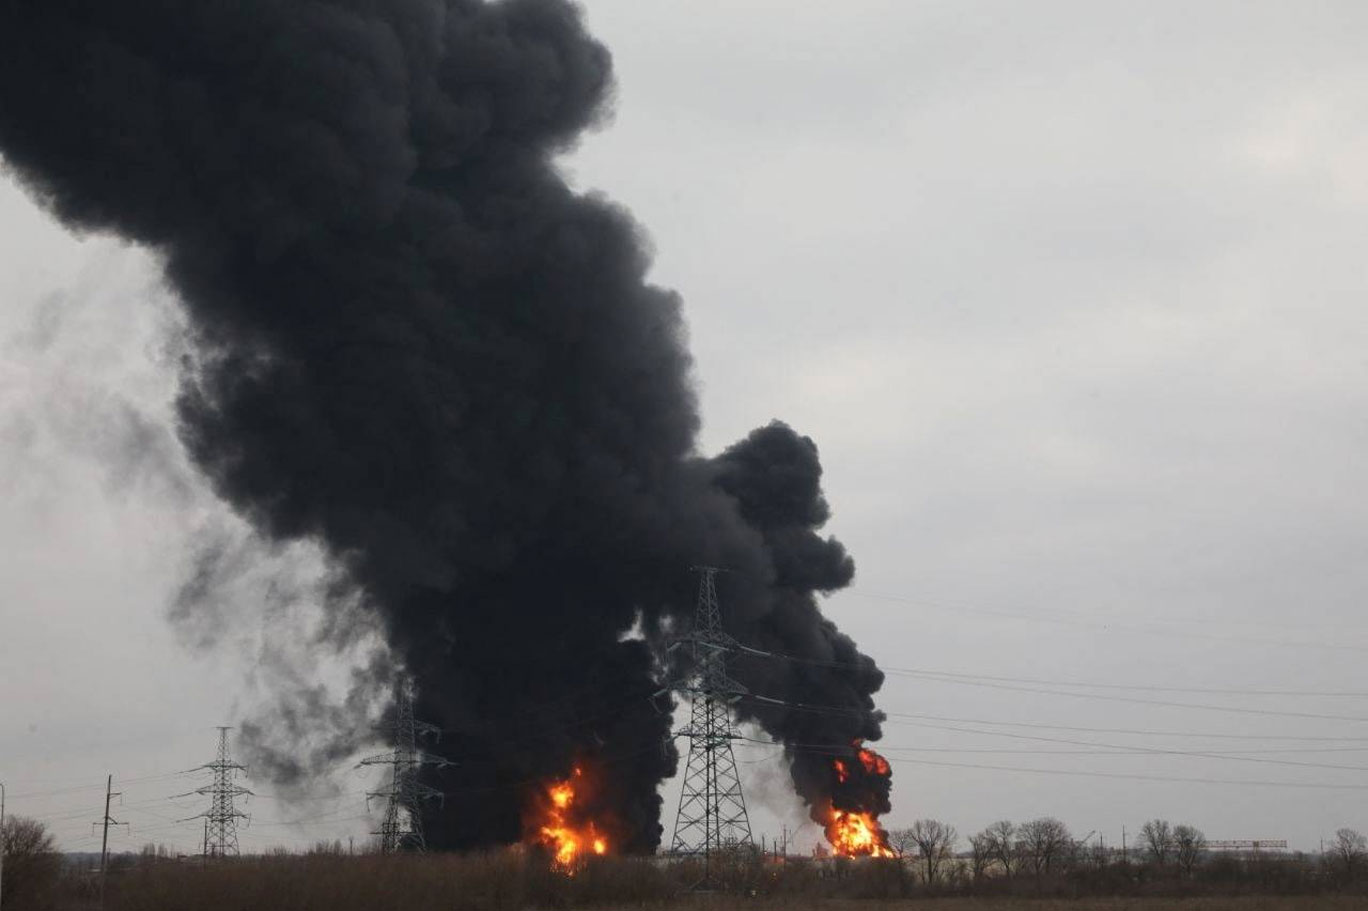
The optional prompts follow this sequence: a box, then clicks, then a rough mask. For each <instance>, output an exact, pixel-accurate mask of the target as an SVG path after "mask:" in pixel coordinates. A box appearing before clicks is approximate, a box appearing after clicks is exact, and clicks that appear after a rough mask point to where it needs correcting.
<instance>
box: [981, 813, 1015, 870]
mask: <svg viewBox="0 0 1368 911" xmlns="http://www.w3.org/2000/svg"><path fill="white" fill-rule="evenodd" d="M982 834H983V836H984V837H985V838H987V839H988V842H989V855H990V856H991V857H992V858H993V859H994V860H996V861H997V862H998V863H1000V864H1002V872H1003V873H1005V874H1007V877H1008V878H1009V879H1010V878H1011V877H1012V875H1013V874H1015V873H1016V869H1017V853H1016V826H1015V825H1013V824H1012V822H1011V821H1010V820H1007V819H999V820H998V821H997V822H995V823H993V824H992V825H991V826H989V827H988V828H986V829H984V830H983V833H982Z"/></svg>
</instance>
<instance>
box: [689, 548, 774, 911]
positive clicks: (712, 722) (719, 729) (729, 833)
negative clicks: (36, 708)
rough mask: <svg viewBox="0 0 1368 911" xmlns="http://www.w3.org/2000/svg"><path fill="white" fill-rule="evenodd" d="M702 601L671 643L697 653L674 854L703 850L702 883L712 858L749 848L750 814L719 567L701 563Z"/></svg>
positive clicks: (707, 880)
mask: <svg viewBox="0 0 1368 911" xmlns="http://www.w3.org/2000/svg"><path fill="white" fill-rule="evenodd" d="M697 572H698V573H699V577H700V578H699V583H698V606H697V610H696V613H695V618H694V628H693V630H692V632H690V634H689V635H688V636H687V637H685V638H683V639H681V640H679V641H678V642H676V643H675V644H674V645H673V646H671V648H672V649H673V648H676V647H678V646H679V645H682V644H685V643H688V644H689V645H690V646H691V648H692V652H693V660H694V666H693V670H692V674H691V679H690V680H689V681H688V682H687V683H686V685H685V686H684V688H683V689H684V691H685V692H687V693H688V694H689V697H690V701H691V702H692V710H691V711H692V714H691V717H690V720H689V724H688V726H687V727H685V728H684V729H683V730H681V731H679V732H678V736H681V737H688V738H689V759H688V762H687V763H686V764H685V766H684V787H683V790H682V791H680V794H679V810H678V812H677V814H676V815H675V830H674V841H673V845H672V848H671V850H672V851H673V852H674V853H676V854H691V855H702V857H703V882H702V883H701V884H700V885H701V886H703V887H704V888H707V887H710V886H711V885H712V859H713V855H715V854H718V853H720V852H721V851H722V849H723V848H724V847H726V848H731V847H741V846H746V847H749V846H751V845H753V844H754V841H753V840H752V838H751V828H750V818H749V816H747V814H746V800H745V796H744V795H743V794H742V793H741V776H740V774H739V773H738V772H737V769H736V755H735V754H734V753H733V751H732V741H733V740H735V739H736V734H735V732H734V731H733V730H732V722H731V705H732V703H734V702H735V701H736V700H737V699H738V698H740V697H741V696H742V695H744V694H745V692H746V690H745V687H743V686H741V684H739V683H737V682H736V681H735V680H733V679H731V677H729V676H728V675H727V666H726V656H727V652H728V651H730V650H731V649H732V647H733V646H735V644H736V641H735V640H734V639H732V637H731V636H729V635H727V634H726V633H725V632H723V630H722V608H721V606H720V605H719V603H718V600H717V572H718V571H717V569H715V568H713V567H711V566H703V567H698V568H697Z"/></svg>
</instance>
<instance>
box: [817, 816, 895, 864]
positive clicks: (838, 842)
mask: <svg viewBox="0 0 1368 911" xmlns="http://www.w3.org/2000/svg"><path fill="white" fill-rule="evenodd" d="M826 837H827V841H829V842H831V850H832V853H834V854H838V855H840V856H841V857H893V856H895V855H894V853H893V849H892V848H890V847H889V846H888V833H887V832H885V831H884V830H883V826H881V825H879V822H878V820H877V819H875V818H874V814H873V813H849V812H846V811H845V810H837V809H835V808H834V807H833V808H832V810H831V815H830V818H829V819H828V821H827V824H826Z"/></svg>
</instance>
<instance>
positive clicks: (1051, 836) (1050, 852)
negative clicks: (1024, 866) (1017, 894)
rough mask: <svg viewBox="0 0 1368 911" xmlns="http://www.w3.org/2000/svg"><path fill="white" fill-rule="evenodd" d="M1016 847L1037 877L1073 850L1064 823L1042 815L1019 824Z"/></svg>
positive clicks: (1048, 870)
mask: <svg viewBox="0 0 1368 911" xmlns="http://www.w3.org/2000/svg"><path fill="white" fill-rule="evenodd" d="M1017 849H1018V851H1019V852H1020V855H1021V857H1022V858H1023V859H1024V860H1025V861H1026V862H1027V863H1029V864H1030V865H1031V872H1033V873H1034V874H1035V875H1036V877H1037V878H1039V877H1041V876H1043V875H1045V874H1046V873H1049V872H1050V871H1051V870H1053V869H1054V868H1055V867H1057V866H1059V865H1060V864H1061V862H1062V861H1064V860H1066V859H1067V856H1068V855H1069V853H1070V852H1071V851H1072V850H1073V837H1072V836H1071V835H1069V827H1068V826H1066V825H1064V823H1062V822H1060V821H1059V820H1058V819H1055V818H1054V817H1052V816H1042V817H1041V818H1040V819H1032V820H1031V821H1030V822H1024V823H1022V824H1021V828H1020V829H1018V830H1017Z"/></svg>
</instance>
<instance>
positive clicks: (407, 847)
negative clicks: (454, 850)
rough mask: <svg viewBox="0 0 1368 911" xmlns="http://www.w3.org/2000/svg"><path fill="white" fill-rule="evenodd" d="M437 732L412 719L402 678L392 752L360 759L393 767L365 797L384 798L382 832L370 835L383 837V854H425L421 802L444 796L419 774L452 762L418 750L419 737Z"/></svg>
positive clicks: (396, 693) (396, 700) (410, 699)
mask: <svg viewBox="0 0 1368 911" xmlns="http://www.w3.org/2000/svg"><path fill="white" fill-rule="evenodd" d="M438 733H439V729H438V728H437V727H436V726H435V725H431V724H427V723H425V722H422V721H415V720H414V719H413V685H412V683H411V682H410V681H408V680H407V679H402V678H401V679H400V680H399V681H398V682H397V683H396V684H395V686H394V720H393V724H392V725H391V727H390V732H389V734H390V744H391V745H392V746H393V750H391V751H390V752H389V753H382V754H381V755H379V756H372V757H370V758H369V759H363V760H361V765H363V766H373V765H387V766H389V767H390V772H389V781H388V784H387V786H386V787H385V788H384V789H383V790H379V791H372V792H370V793H369V794H367V795H366V799H367V802H369V801H370V800H371V799H372V798H378V797H383V798H384V799H385V816H384V819H383V820H382V821H381V823H380V829H379V830H378V831H376V832H372V833H371V834H372V835H378V836H380V852H381V853H382V854H395V853H398V852H399V851H423V850H424V849H425V848H426V844H425V842H424V840H423V815H422V802H423V801H424V800H431V799H433V798H438V799H440V798H441V796H442V794H441V792H440V791H437V790H436V789H434V788H430V787H428V786H427V785H425V784H423V783H422V782H420V781H419V780H418V771H419V769H420V768H421V767H422V766H424V765H433V766H437V767H438V768H441V767H444V766H448V765H450V764H451V763H449V762H448V761H447V760H445V759H443V758H441V757H440V756H432V755H430V754H428V753H424V752H423V751H422V750H420V749H418V738H419V737H422V736H427V735H431V736H434V737H435V736H436V735H437V734H438Z"/></svg>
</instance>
